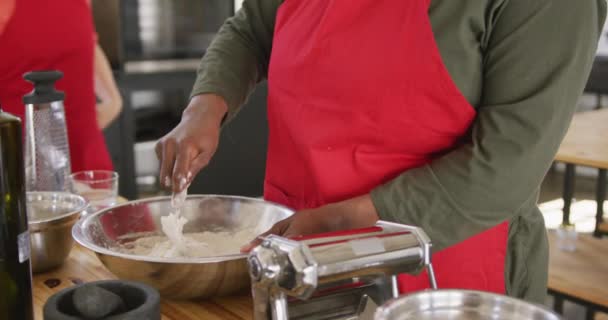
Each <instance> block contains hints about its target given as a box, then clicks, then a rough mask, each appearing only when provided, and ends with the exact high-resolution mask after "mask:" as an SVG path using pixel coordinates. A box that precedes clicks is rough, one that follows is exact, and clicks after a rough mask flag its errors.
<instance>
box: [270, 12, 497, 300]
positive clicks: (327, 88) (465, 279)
mask: <svg viewBox="0 0 608 320" xmlns="http://www.w3.org/2000/svg"><path fill="white" fill-rule="evenodd" d="M429 2H430V0H406V1H403V0H392V1H390V0H384V1H379V0H355V1H343V0H286V1H285V2H284V3H283V4H282V5H281V7H280V8H279V12H278V15H277V19H276V26H275V33H274V42H273V48H272V57H271V63H270V70H269V76H268V83H269V98H268V121H269V129H270V136H269V150H268V160H267V161H268V162H267V172H266V180H265V184H264V188H265V190H264V193H265V194H264V196H265V198H266V199H268V200H270V201H274V202H278V203H282V204H284V205H287V206H290V207H292V208H295V209H304V208H313V207H317V206H320V205H323V204H326V203H332V202H336V201H341V200H345V199H348V198H352V197H355V196H359V195H362V194H366V193H369V192H370V190H372V189H373V188H375V187H377V186H378V185H380V184H382V183H385V182H387V181H389V180H391V179H393V178H395V177H396V176H398V175H399V174H401V173H403V172H404V171H407V170H408V169H411V168H415V167H419V166H422V165H424V164H426V163H428V162H430V161H432V160H433V159H434V158H436V157H438V156H439V155H441V154H445V153H446V152H448V151H449V150H451V149H453V148H454V147H455V146H456V144H457V143H458V141H459V140H460V139H462V138H463V137H464V136H465V135H466V132H467V130H468V129H469V127H470V126H471V124H472V122H473V119H474V117H475V111H474V109H473V107H472V106H471V105H469V103H468V102H467V100H466V99H465V97H464V96H463V95H462V94H461V93H460V92H459V90H458V88H457V87H456V85H455V84H454V82H453V81H452V79H451V77H450V75H449V73H448V72H447V69H446V68H445V66H444V65H443V63H442V60H441V56H440V53H439V50H438V48H437V45H436V43H435V40H434V36H433V31H432V28H431V24H430V21H429V17H428V6H429ZM404 201H407V199H404ZM455 227H463V228H466V226H455ZM507 233H508V224H507V223H506V222H505V223H503V224H501V225H499V226H496V227H494V228H493V229H490V230H488V231H486V232H483V233H481V234H479V235H476V236H474V237H472V238H470V239H467V240H466V241H464V242H462V243H459V244H457V245H455V246H453V247H450V248H448V249H445V250H443V251H441V252H438V253H436V254H435V255H434V257H433V261H434V266H435V270H436V276H437V281H438V284H439V286H440V287H441V288H463V289H464V288H466V289H477V290H484V291H492V292H498V293H504V292H505V284H504V258H505V253H506V245H507ZM424 288H428V280H427V277H426V275H424V274H422V275H420V276H417V277H412V276H406V275H404V276H400V289H401V290H402V292H409V291H413V290H420V289H424Z"/></svg>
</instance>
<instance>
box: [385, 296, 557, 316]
mask: <svg viewBox="0 0 608 320" xmlns="http://www.w3.org/2000/svg"><path fill="white" fill-rule="evenodd" d="M374 319H375V320H410V319H416V320H435V319H442V320H443V319H450V320H465V319H466V320H490V319H491V320H502V319H504V320H511V319H518V320H527V319H534V320H559V319H561V318H560V316H558V315H557V314H556V313H554V312H552V311H550V310H548V309H545V308H544V307H542V306H538V305H534V304H531V303H528V302H525V301H522V300H518V299H514V298H511V297H507V296H503V295H498V294H492V293H487V292H479V291H469V290H436V291H424V292H420V293H414V294H411V295H407V296H404V297H401V298H398V299H394V300H392V301H390V302H388V303H386V304H385V305H383V306H382V307H381V308H379V309H378V310H377V311H376V315H375V317H374Z"/></svg>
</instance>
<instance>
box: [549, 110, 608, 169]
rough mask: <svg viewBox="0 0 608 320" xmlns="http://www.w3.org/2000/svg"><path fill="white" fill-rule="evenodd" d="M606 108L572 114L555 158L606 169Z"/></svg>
mask: <svg viewBox="0 0 608 320" xmlns="http://www.w3.org/2000/svg"><path fill="white" fill-rule="evenodd" d="M606 137H608V109H600V110H593V111H587V112H581V113H577V114H575V115H574V119H573V120H572V124H571V125H570V129H568V133H567V134H566V137H565V138H564V141H563V142H562V144H561V146H560V147H559V150H558V152H557V156H556V157H555V160H557V161H562V162H566V163H572V164H578V165H584V166H589V167H594V168H601V169H608V139H607V138H606Z"/></svg>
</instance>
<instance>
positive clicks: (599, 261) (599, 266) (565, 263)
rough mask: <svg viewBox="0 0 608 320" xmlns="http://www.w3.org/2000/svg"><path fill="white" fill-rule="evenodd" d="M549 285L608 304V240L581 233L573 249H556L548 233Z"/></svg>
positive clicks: (569, 293) (583, 297) (553, 288)
mask: <svg viewBox="0 0 608 320" xmlns="http://www.w3.org/2000/svg"><path fill="white" fill-rule="evenodd" d="M549 244H550V260H549V288H550V289H552V290H555V291H558V292H561V293H565V294H568V295H570V296H574V297H577V298H579V299H582V300H585V301H588V302H592V303H595V304H597V305H601V306H604V307H608V285H607V284H608V239H598V238H594V237H592V236H590V235H586V234H585V235H580V234H579V237H578V240H577V242H576V246H577V249H576V251H574V252H566V251H562V250H559V249H558V248H557V246H556V235H555V232H554V231H550V232H549Z"/></svg>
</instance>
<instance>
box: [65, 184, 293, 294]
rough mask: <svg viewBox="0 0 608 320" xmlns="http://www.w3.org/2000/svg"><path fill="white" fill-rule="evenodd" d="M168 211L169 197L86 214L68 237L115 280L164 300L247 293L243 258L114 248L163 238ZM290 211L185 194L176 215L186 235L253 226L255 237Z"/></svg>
mask: <svg viewBox="0 0 608 320" xmlns="http://www.w3.org/2000/svg"><path fill="white" fill-rule="evenodd" d="M170 212H171V197H158V198H150V199H144V200H138V201H132V202H128V203H125V204H122V205H118V206H115V207H112V208H107V209H104V210H101V211H98V212H95V213H92V214H90V215H87V216H85V217H84V218H82V219H81V220H80V221H79V222H78V223H77V224H76V225H75V226H74V228H73V230H72V234H73V236H74V239H76V241H77V242H78V243H80V244H81V245H83V246H84V247H85V248H87V249H89V250H92V251H94V252H95V253H96V254H97V257H98V258H99V260H100V261H101V262H102V263H103V264H104V265H105V266H106V268H108V270H110V272H112V273H113V274H115V275H116V276H117V277H118V278H120V279H124V280H132V281H138V282H143V283H146V284H148V285H150V286H152V287H154V288H156V289H157V290H158V291H159V292H160V294H161V296H163V298H165V299H176V300H177V299H205V298H210V297H216V296H222V295H231V294H235V293H239V292H243V291H245V292H247V289H248V288H249V286H250V283H251V282H250V280H249V275H248V273H247V261H246V257H247V255H246V254H240V253H238V254H227V255H223V256H214V257H208V258H160V257H149V256H142V255H134V254H125V253H122V252H120V250H118V248H119V244H120V241H121V238H123V236H126V235H136V237H140V236H147V235H151V234H162V231H161V222H160V221H161V217H163V216H166V215H168V214H169V213H170ZM292 213H293V212H292V211H291V210H290V209H287V208H285V207H282V206H279V205H276V204H273V203H270V202H266V201H263V200H259V199H253V198H245V197H237V196H215V195H189V196H188V197H187V198H186V201H185V203H184V205H183V207H182V210H181V215H182V216H183V217H186V218H187V219H188V223H187V224H186V225H185V226H184V232H185V233H192V232H202V231H214V230H217V231H239V230H243V229H251V228H252V227H253V228H254V229H255V230H254V233H256V234H259V233H262V232H264V231H266V230H268V229H269V228H270V227H271V226H272V225H273V224H274V223H276V222H278V221H280V220H283V219H285V218H287V217H289V216H290V215H291V214H292ZM136 237H133V236H129V237H128V238H129V240H135V238H136ZM252 238H253V237H252ZM252 240H253V239H252ZM244 245H245V243H244Z"/></svg>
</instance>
